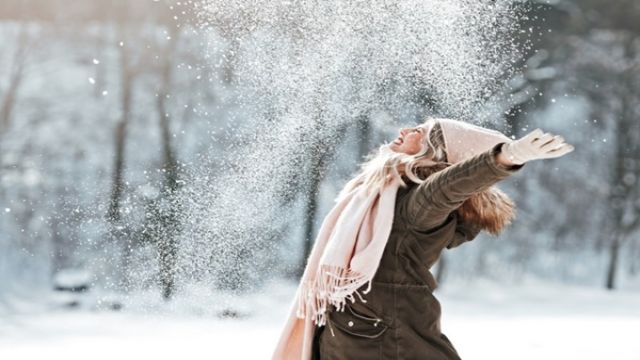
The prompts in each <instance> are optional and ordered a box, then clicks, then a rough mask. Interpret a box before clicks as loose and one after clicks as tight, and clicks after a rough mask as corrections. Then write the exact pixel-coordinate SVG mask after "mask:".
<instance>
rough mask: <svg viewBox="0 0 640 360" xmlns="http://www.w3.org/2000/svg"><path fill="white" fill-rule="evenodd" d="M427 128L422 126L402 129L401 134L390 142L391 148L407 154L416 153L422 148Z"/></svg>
mask: <svg viewBox="0 0 640 360" xmlns="http://www.w3.org/2000/svg"><path fill="white" fill-rule="evenodd" d="M426 132H427V130H426V129H425V128H423V127H421V126H416V127H412V128H402V129H400V135H399V136H398V137H397V138H396V139H395V140H393V142H391V144H389V148H390V149H391V150H393V151H395V152H402V153H405V154H407V155H415V154H417V153H418V152H420V150H421V149H422V140H423V139H424V137H425V135H426Z"/></svg>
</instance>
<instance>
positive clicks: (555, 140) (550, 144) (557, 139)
mask: <svg viewBox="0 0 640 360" xmlns="http://www.w3.org/2000/svg"><path fill="white" fill-rule="evenodd" d="M542 144H543V145H542V146H540V149H542V150H550V149H554V148H557V147H558V146H560V145H562V144H564V138H563V137H562V136H560V135H555V136H553V137H551V138H550V140H548V141H545V142H543V143H542Z"/></svg>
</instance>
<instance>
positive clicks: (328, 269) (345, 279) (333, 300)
mask: <svg viewBox="0 0 640 360" xmlns="http://www.w3.org/2000/svg"><path fill="white" fill-rule="evenodd" d="M365 284H368V286H367V288H366V289H365V290H364V291H362V293H363V294H367V293H368V292H369V291H370V290H371V279H370V278H367V277H366V276H365V275H364V274H361V273H359V272H355V271H352V270H351V269H345V268H343V267H341V266H331V265H321V266H320V269H319V270H318V271H317V273H316V276H315V279H314V280H312V281H308V282H306V283H305V284H303V285H302V288H301V293H300V296H299V297H298V311H297V316H298V318H301V319H304V318H306V317H308V316H311V317H312V319H313V321H314V323H315V324H316V325H317V326H322V325H325V324H326V314H327V310H328V306H329V305H333V306H335V308H336V310H338V311H344V307H345V305H346V302H347V300H350V301H351V303H354V302H355V301H356V297H355V296H358V298H359V299H360V301H362V302H364V303H366V302H367V301H366V300H365V299H364V298H363V297H362V294H361V293H360V292H361V291H360V290H358V289H360V287H362V286H363V285H365Z"/></svg>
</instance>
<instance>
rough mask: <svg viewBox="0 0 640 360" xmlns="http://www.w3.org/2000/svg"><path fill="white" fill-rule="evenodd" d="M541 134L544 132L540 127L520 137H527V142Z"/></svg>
mask: <svg viewBox="0 0 640 360" xmlns="http://www.w3.org/2000/svg"><path fill="white" fill-rule="evenodd" d="M542 134H544V132H543V131H542V129H540V128H538V129H535V130H533V131H532V132H530V133H528V134H527V135H525V136H524V137H522V138H523V139H527V140H526V141H527V142H528V143H531V142H533V141H534V140H535V139H536V138H539V137H540V136H542Z"/></svg>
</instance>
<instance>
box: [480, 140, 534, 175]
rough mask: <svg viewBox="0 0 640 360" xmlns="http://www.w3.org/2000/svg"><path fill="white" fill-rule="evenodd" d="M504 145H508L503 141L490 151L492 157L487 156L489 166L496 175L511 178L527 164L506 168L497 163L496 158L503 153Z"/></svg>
mask: <svg viewBox="0 0 640 360" xmlns="http://www.w3.org/2000/svg"><path fill="white" fill-rule="evenodd" d="M504 144H506V142H504V141H503V142H501V143H498V144H496V145H494V146H493V148H492V149H491V151H490V156H487V164H488V165H489V168H490V169H491V171H492V172H493V173H494V174H495V175H498V176H502V177H506V176H510V175H513V174H515V173H517V172H518V170H520V169H522V167H524V165H525V164H519V165H511V166H504V165H502V164H499V163H498V162H497V161H496V156H497V155H498V154H499V153H500V152H501V151H502V145H504Z"/></svg>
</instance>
